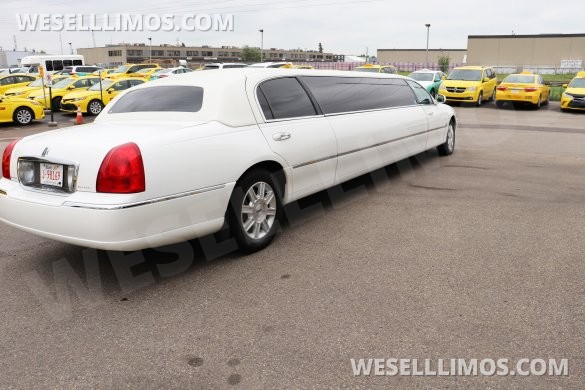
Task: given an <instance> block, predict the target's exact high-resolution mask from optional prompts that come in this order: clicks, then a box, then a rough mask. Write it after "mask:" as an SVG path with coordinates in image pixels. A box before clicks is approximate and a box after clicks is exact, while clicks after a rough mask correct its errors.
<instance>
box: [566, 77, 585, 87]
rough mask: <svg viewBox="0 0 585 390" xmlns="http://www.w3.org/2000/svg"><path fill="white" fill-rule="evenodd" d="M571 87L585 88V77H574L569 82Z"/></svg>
mask: <svg viewBox="0 0 585 390" xmlns="http://www.w3.org/2000/svg"><path fill="white" fill-rule="evenodd" d="M569 88H585V78H578V79H573V81H571V84H569Z"/></svg>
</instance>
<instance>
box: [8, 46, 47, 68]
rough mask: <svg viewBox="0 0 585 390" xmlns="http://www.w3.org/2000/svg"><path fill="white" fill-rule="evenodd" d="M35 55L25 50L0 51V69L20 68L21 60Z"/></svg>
mask: <svg viewBox="0 0 585 390" xmlns="http://www.w3.org/2000/svg"><path fill="white" fill-rule="evenodd" d="M35 54H40V53H34V52H32V51H23V50H20V51H18V50H7V51H4V50H0V68H16V67H19V66H20V60H21V59H22V58H23V57H26V56H32V55H35Z"/></svg>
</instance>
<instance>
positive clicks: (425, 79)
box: [408, 69, 447, 97]
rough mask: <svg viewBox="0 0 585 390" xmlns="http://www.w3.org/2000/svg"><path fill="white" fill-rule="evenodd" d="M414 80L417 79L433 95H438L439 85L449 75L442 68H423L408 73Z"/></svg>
mask: <svg viewBox="0 0 585 390" xmlns="http://www.w3.org/2000/svg"><path fill="white" fill-rule="evenodd" d="M408 77H410V78H411V79H413V80H416V81H417V82H418V83H419V84H420V85H422V86H423V87H425V88H426V89H427V91H429V93H430V94H431V95H433V97H435V96H437V93H438V92H439V86H440V85H441V82H442V81H443V79H444V78H446V77H447V75H446V74H445V73H443V72H441V71H440V70H429V69H421V70H417V71H416V72H412V73H411V74H409V75H408Z"/></svg>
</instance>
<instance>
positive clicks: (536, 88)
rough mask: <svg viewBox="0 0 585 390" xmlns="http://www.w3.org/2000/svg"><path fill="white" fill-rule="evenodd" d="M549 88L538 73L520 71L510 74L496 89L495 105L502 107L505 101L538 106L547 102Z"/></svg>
mask: <svg viewBox="0 0 585 390" xmlns="http://www.w3.org/2000/svg"><path fill="white" fill-rule="evenodd" d="M549 98H550V88H549V86H548V85H546V83H545V82H544V79H543V78H542V76H541V75H539V74H534V73H531V72H522V73H520V74H511V75H508V76H506V78H505V79H504V80H503V81H502V82H501V83H500V85H499V86H498V87H497V91H496V106H497V107H500V108H501V107H503V106H504V104H505V103H507V102H508V103H513V104H519V103H529V104H532V105H533V106H535V107H536V108H540V106H541V105H542V104H548V100H549Z"/></svg>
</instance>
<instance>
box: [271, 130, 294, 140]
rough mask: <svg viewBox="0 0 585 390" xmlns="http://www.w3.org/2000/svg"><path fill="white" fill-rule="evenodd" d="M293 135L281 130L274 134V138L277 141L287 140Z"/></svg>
mask: <svg viewBox="0 0 585 390" xmlns="http://www.w3.org/2000/svg"><path fill="white" fill-rule="evenodd" d="M290 137H291V135H290V133H287V132H281V133H274V134H272V139H273V140H275V141H286V140H287V139H289V138H290Z"/></svg>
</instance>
